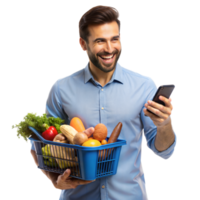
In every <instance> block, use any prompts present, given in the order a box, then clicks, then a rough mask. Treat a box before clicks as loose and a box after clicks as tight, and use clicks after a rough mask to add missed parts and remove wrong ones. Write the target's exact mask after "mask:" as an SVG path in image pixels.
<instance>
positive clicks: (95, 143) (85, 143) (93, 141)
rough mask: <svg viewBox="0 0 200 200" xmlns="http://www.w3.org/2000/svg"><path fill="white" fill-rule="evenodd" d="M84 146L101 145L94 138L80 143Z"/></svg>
mask: <svg viewBox="0 0 200 200" xmlns="http://www.w3.org/2000/svg"><path fill="white" fill-rule="evenodd" d="M82 146H84V147H98V146H101V143H100V142H99V141H98V140H95V139H89V140H87V141H86V142H84V143H83V144H82Z"/></svg>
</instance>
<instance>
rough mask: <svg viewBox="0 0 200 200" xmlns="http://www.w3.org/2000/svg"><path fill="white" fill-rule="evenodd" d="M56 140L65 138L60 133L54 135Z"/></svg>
mask: <svg viewBox="0 0 200 200" xmlns="http://www.w3.org/2000/svg"><path fill="white" fill-rule="evenodd" d="M56 139H57V140H65V139H66V138H65V136H64V135H63V134H62V133H60V134H58V135H56Z"/></svg>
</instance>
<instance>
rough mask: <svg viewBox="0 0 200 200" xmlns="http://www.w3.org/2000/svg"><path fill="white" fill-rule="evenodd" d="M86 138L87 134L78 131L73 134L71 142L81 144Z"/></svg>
mask: <svg viewBox="0 0 200 200" xmlns="http://www.w3.org/2000/svg"><path fill="white" fill-rule="evenodd" d="M87 140H88V136H87V135H86V134H85V133H83V132H79V133H77V134H76V135H75V136H74V139H73V142H74V144H77V145H82V144H83V143H84V142H85V141H87Z"/></svg>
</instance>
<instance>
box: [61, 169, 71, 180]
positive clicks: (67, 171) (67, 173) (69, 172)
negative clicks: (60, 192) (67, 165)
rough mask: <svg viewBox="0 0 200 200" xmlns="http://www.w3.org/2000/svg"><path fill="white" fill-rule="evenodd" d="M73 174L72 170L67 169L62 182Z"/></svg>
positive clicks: (62, 176)
mask: <svg viewBox="0 0 200 200" xmlns="http://www.w3.org/2000/svg"><path fill="white" fill-rule="evenodd" d="M70 174H71V170H70V169H66V170H65V171H64V173H63V174H62V175H61V177H60V178H61V179H62V180H66V179H67V178H68V177H69V175H70Z"/></svg>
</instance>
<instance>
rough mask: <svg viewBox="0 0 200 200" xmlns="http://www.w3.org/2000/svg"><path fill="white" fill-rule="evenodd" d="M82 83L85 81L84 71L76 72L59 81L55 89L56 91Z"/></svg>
mask: <svg viewBox="0 0 200 200" xmlns="http://www.w3.org/2000/svg"><path fill="white" fill-rule="evenodd" d="M80 81H84V69H81V70H79V71H77V72H74V73H73V74H71V75H69V76H66V77H64V78H61V79H58V80H57V81H56V82H55V83H54V85H53V87H54V88H55V89H58V88H62V87H66V86H69V85H73V84H75V83H76V82H80Z"/></svg>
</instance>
